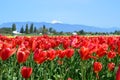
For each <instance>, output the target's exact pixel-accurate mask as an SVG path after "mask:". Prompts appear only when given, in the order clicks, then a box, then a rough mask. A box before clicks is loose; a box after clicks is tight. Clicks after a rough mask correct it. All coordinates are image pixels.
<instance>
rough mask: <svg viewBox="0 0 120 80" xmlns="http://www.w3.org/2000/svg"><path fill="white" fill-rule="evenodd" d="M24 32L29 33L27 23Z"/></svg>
mask: <svg viewBox="0 0 120 80" xmlns="http://www.w3.org/2000/svg"><path fill="white" fill-rule="evenodd" d="M25 33H26V34H28V33H29V29H28V24H26V28H25Z"/></svg>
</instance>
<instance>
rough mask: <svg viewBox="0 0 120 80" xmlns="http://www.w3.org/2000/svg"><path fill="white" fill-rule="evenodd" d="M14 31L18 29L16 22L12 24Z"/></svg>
mask: <svg viewBox="0 0 120 80" xmlns="http://www.w3.org/2000/svg"><path fill="white" fill-rule="evenodd" d="M12 31H16V24H15V23H14V24H12Z"/></svg>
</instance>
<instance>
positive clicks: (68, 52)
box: [66, 48, 74, 58]
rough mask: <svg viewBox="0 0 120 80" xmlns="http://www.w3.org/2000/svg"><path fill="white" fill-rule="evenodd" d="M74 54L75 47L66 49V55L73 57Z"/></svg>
mask: <svg viewBox="0 0 120 80" xmlns="http://www.w3.org/2000/svg"><path fill="white" fill-rule="evenodd" d="M73 54H74V49H70V48H69V49H66V57H67V58H71V57H72V56H73Z"/></svg>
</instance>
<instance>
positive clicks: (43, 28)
mask: <svg viewBox="0 0 120 80" xmlns="http://www.w3.org/2000/svg"><path fill="white" fill-rule="evenodd" d="M47 33H48V29H47V28H46V26H45V25H43V27H42V34H47Z"/></svg>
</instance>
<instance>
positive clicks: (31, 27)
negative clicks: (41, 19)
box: [30, 23, 34, 33]
mask: <svg viewBox="0 0 120 80" xmlns="http://www.w3.org/2000/svg"><path fill="white" fill-rule="evenodd" d="M33 27H34V26H33V23H32V24H31V25H30V33H33Z"/></svg>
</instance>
